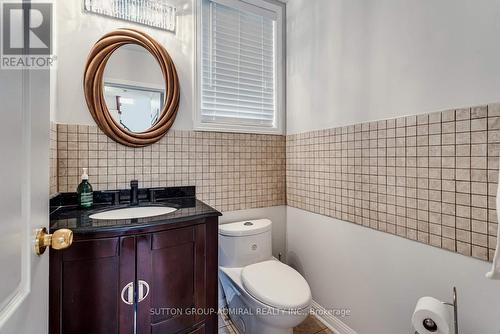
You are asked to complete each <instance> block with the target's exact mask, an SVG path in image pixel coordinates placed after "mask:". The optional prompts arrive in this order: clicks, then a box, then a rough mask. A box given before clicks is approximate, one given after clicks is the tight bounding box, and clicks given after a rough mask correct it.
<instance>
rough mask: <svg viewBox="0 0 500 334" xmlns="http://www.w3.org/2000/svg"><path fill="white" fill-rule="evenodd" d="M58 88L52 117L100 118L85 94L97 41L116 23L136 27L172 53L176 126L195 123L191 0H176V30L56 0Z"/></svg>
mask: <svg viewBox="0 0 500 334" xmlns="http://www.w3.org/2000/svg"><path fill="white" fill-rule="evenodd" d="M55 3H56V10H57V15H56V39H57V53H56V54H57V83H56V86H57V89H56V102H55V104H56V105H55V111H54V112H53V113H52V120H53V121H56V122H59V123H67V124H88V125H92V124H95V123H94V121H93V119H92V116H91V115H90V113H89V111H88V109H87V105H86V103H85V98H84V95H83V84H82V82H83V71H84V67H85V62H86V60H87V55H88V53H89V51H90V49H91V48H92V46H93V45H94V43H95V42H96V41H97V40H98V39H99V38H100V37H101V36H102V35H104V34H105V33H107V32H110V31H112V30H114V29H116V28H136V29H140V30H142V31H145V32H146V33H148V34H150V35H151V36H153V37H154V38H156V39H157V40H158V41H159V42H160V43H161V44H162V45H163V46H164V47H165V48H166V49H167V51H168V53H169V54H170V56H171V57H172V59H173V61H174V63H175V66H176V68H177V72H178V74H179V82H180V87H181V99H180V105H179V111H178V113H177V118H176V120H175V123H174V124H173V126H172V128H174V129H181V130H191V129H192V128H193V122H192V111H193V108H194V104H193V103H194V99H193V89H192V83H193V80H192V78H193V36H194V35H193V31H194V30H193V29H194V21H193V6H192V1H191V0H172V1H171V2H170V3H172V4H175V5H176V6H177V9H178V19H177V24H178V29H177V31H176V32H175V33H171V32H168V31H163V30H158V29H152V28H148V27H146V26H143V25H138V24H132V23H128V22H125V21H121V20H115V19H111V18H108V17H103V16H98V15H94V14H88V13H84V12H83V10H82V2H81V1H68V0H56V2H55Z"/></svg>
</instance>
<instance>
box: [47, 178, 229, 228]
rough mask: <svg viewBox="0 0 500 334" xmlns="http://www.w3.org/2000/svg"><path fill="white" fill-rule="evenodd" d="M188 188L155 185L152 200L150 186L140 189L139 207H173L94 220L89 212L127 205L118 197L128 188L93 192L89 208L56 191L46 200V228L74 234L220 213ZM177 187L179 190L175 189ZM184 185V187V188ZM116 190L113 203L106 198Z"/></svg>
mask: <svg viewBox="0 0 500 334" xmlns="http://www.w3.org/2000/svg"><path fill="white" fill-rule="evenodd" d="M190 188H191V187H182V188H180V187H176V188H157V189H156V190H157V191H156V193H158V195H156V196H154V197H155V198H154V200H153V201H151V200H150V199H148V195H147V194H150V193H151V190H152V189H140V193H139V194H140V196H139V198H140V202H139V205H138V206H139V207H144V206H167V207H174V208H176V209H177V210H176V211H174V212H171V213H168V214H165V215H161V216H154V217H147V218H134V219H120V220H96V219H91V218H89V216H90V215H92V214H94V213H98V212H102V211H108V210H114V209H122V208H128V207H130V205H129V204H128V202H127V199H125V201H122V200H121V198H122V197H126V196H127V193H128V190H120V191H116V192H94V205H93V206H92V207H91V208H89V209H82V208H79V207H78V205H77V204H76V194H75V193H65V194H59V195H58V196H56V197H55V198H53V199H51V203H50V231H51V233H52V232H53V231H54V230H57V229H60V228H68V229H70V230H72V231H73V233H74V234H86V233H100V232H120V231H131V230H137V229H143V228H148V227H154V226H159V225H163V224H172V223H178V222H182V221H187V220H194V219H202V218H207V217H217V216H221V215H222V214H221V213H220V212H219V211H217V210H215V209H214V208H212V207H210V206H209V205H207V204H205V203H203V202H202V201H200V200H198V199H196V197H194V187H193V189H192V190H191V189H190ZM179 189H180V190H182V191H180V192H179ZM185 189H188V190H187V191H185ZM172 190H174V191H172ZM117 192H120V193H121V194H122V195H121V196H120V200H118V202H119V203H116V201H115V203H113V201H112V200H110V198H112V197H113V196H114V195H113V194H114V193H117ZM123 194H125V196H124V195H123ZM136 207H137V206H136Z"/></svg>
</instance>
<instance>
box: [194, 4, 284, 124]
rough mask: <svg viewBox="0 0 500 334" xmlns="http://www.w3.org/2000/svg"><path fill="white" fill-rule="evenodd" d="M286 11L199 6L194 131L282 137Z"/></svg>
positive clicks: (267, 7) (256, 6) (265, 7)
mask: <svg viewBox="0 0 500 334" xmlns="http://www.w3.org/2000/svg"><path fill="white" fill-rule="evenodd" d="M281 11H282V8H281V7H280V6H278V5H274V4H271V3H269V2H266V1H262V0H245V1H241V0H199V2H198V13H199V14H198V15H197V16H198V25H197V26H198V29H197V37H198V38H197V40H198V43H197V60H196V64H197V71H195V72H196V75H197V78H196V82H197V84H196V86H197V87H196V92H197V108H196V111H195V117H194V122H195V129H197V130H212V131H231V132H254V133H282V132H283V118H284V117H283V108H282V105H283V103H282V99H283V93H282V81H283V80H282V75H283V62H282V12H281Z"/></svg>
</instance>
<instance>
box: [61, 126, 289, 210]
mask: <svg viewBox="0 0 500 334" xmlns="http://www.w3.org/2000/svg"><path fill="white" fill-rule="evenodd" d="M57 147H58V149H57V165H58V167H57V175H58V177H57V181H58V191H59V192H66V191H76V187H77V185H78V183H79V182H80V175H81V173H82V168H83V167H88V168H89V177H90V182H91V184H92V185H93V187H94V189H95V190H105V189H117V188H128V187H129V186H130V184H129V182H130V180H132V179H138V180H139V186H140V187H155V186H165V185H167V186H180V185H195V186H196V192H197V197H198V198H199V199H201V200H204V201H206V202H207V203H208V204H210V205H213V206H215V207H216V208H217V209H219V210H221V211H231V210H240V209H249V208H256V207H269V206H274V205H283V204H285V137H284V136H273V135H256V134H232V133H218V132H194V131H177V130H170V131H169V132H168V134H167V135H166V136H165V137H163V138H162V139H161V140H160V141H159V142H158V143H155V144H153V145H151V146H147V147H144V148H129V147H125V146H122V145H119V144H117V143H115V142H114V141H112V140H111V139H109V138H108V137H107V136H106V135H104V134H103V133H102V132H101V131H100V130H99V129H98V127H96V126H76V125H65V124H58V125H57Z"/></svg>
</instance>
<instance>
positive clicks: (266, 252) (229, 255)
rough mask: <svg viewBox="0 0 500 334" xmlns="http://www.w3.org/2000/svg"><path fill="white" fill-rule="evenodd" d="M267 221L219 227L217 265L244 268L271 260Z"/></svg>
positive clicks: (243, 222)
mask: <svg viewBox="0 0 500 334" xmlns="http://www.w3.org/2000/svg"><path fill="white" fill-rule="evenodd" d="M271 225H272V222H271V221H270V220H269V219H258V220H246V221H241V222H236V223H229V224H223V225H219V265H220V266H222V267H229V268H234V267H245V266H247V265H249V264H252V263H257V262H261V261H266V260H269V259H271V258H272V241H271Z"/></svg>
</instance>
